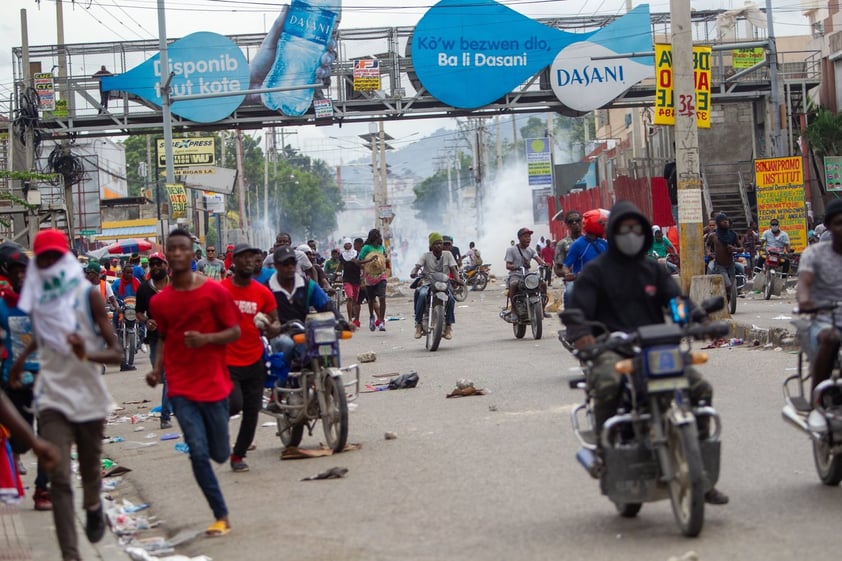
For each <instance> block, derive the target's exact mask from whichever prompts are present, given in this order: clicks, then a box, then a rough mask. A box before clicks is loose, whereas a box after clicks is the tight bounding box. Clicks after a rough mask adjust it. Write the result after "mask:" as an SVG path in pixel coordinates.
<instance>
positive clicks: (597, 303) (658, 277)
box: [566, 201, 728, 504]
mask: <svg viewBox="0 0 842 561" xmlns="http://www.w3.org/2000/svg"><path fill="white" fill-rule="evenodd" d="M605 237H606V238H607V239H608V250H607V251H605V252H603V253H602V254H600V255H599V257H597V258H596V259H593V260H591V261H589V262H588V263H587V264H586V265H585V267H584V268H583V269H582V272H581V273H580V274H579V275H578V276H577V277H576V282H575V283H574V285H573V291H572V293H571V294H570V300H569V308H576V309H579V310H581V311H582V312H583V313H584V316H585V319H587V320H589V321H598V322H601V323H603V324H605V326H606V327H607V328H608V331H609V332H611V331H625V332H629V331H634V330H636V329H637V328H638V327H641V326H643V325H652V324H657V323H664V309H665V308H667V307H668V306H669V302H670V300H671V299H673V298H675V297H678V296H681V288H680V287H679V286H678V283H676V282H675V280H673V278H672V277H671V276H670V274H669V273H668V272H667V270H666V269H665V268H664V267H662V266H661V265H660V264H659V263H658V262H657V261H655V260H653V259H649V258H648V257H647V255H646V254H647V251H648V249H649V247H651V245H652V240H653V234H652V224H650V222H649V220H648V219H647V218H646V217H645V216H644V215H643V213H642V212H641V211H640V209H638V208H637V207H636V206H635V205H634V204H632V203H631V202H629V201H618V202H617V204H615V205H614V208H612V209H611V215H610V218H609V220H608V226H607V227H606V229H605ZM688 302H689V301H688ZM689 306H690V312H691V314H692V312H693V311H694V309H695V306H693V304H692V303H689ZM691 317H692V316H691ZM566 327H567V339H568V340H570V341H573V343H574V344H575V345H576V348H579V349H582V348H585V347H588V346H590V345H593V344H594V343H595V342H596V341H595V338H594V332H593V328H592V327H591V326H589V325H580V324H578V323H575V324H573V323H571V324H567V325H566ZM621 358H622V357H621V356H620V355H619V354H617V353H615V352H612V351H608V352H604V353H602V354H601V355H599V357H597V358H596V359H595V360H594V363H593V367H592V368H591V370H590V374H589V377H588V381H587V384H588V391H589V392H590V394H591V396H592V397H593V399H594V406H593V412H594V416H595V419H594V420H595V424H596V429H597V433H599V430H600V429H601V427H602V425H603V423H604V422H605V421H606V419H608V418H609V417H611V416H613V415H614V414H615V413H616V411H617V407H618V405H619V402H620V397H621V393H620V392H621V389H622V385H621V383H620V375H619V374H618V373H617V372H616V371H615V370H614V364H615V363H616V362H617V361H618V360H620V359H621ZM686 374H687V378H688V380H689V382H690V391H689V394H690V402H691V403H693V404H694V405H695V404H698V403H699V402H700V401H705V402H706V403H708V404H711V401H712V398H713V388H712V387H711V385H710V384H709V383H708V382H707V381H705V380H704V379H703V378H702V376H701V374H699V372H698V371H697V370H695V369H694V368H692V367H689V368H688V369H687V371H686ZM700 428H701V427H700ZM705 428H706V427H705ZM705 501H706V502H708V503H711V504H725V503H727V502H728V497H727V496H726V495H724V494H723V493H721V492H720V491H718V490H716V489H715V488H713V489H711V490H710V491H708V492H707V493H705Z"/></svg>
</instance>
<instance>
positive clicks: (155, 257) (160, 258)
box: [148, 251, 167, 263]
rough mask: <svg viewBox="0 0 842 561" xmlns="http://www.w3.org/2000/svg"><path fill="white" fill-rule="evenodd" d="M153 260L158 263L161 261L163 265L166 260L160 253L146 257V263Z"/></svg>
mask: <svg viewBox="0 0 842 561" xmlns="http://www.w3.org/2000/svg"><path fill="white" fill-rule="evenodd" d="M153 259H157V260H158V261H163V262H164V263H166V262H167V258H166V257H164V254H163V253H161V252H160V251H156V252H155V253H153V254H152V255H150V256H149V257H148V261H152V260H153Z"/></svg>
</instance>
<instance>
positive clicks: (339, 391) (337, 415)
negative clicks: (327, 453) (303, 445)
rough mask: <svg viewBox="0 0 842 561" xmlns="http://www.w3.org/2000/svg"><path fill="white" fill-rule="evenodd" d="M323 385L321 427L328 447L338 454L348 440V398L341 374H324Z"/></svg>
mask: <svg viewBox="0 0 842 561" xmlns="http://www.w3.org/2000/svg"><path fill="white" fill-rule="evenodd" d="M324 386H325V390H324V391H325V406H326V408H327V411H322V428H323V429H324V431H325V440H326V442H327V446H328V448H330V449H331V450H333V452H334V453H337V454H338V453H339V452H341V451H342V450H344V449H345V443H347V442H348V398H347V397H346V396H345V386H344V385H343V384H342V375H341V374H340V375H338V376H336V377H334V376H331V375H326V376H325V381H324Z"/></svg>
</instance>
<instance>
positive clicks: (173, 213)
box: [165, 183, 187, 218]
mask: <svg viewBox="0 0 842 561" xmlns="http://www.w3.org/2000/svg"><path fill="white" fill-rule="evenodd" d="M165 186H166V189H167V194H168V195H169V196H170V218H184V217H185V216H186V215H187V191H185V189H184V185H182V184H181V183H167V184H166V185H165Z"/></svg>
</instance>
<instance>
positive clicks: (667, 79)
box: [654, 44, 712, 129]
mask: <svg viewBox="0 0 842 561" xmlns="http://www.w3.org/2000/svg"><path fill="white" fill-rule="evenodd" d="M711 53H712V49H711V47H693V84H694V87H695V96H694V97H693V98H689V96H688V97H687V98H682V97H679V99H678V100H677V103H676V99H675V91H674V90H673V76H672V46H671V45H663V44H656V45H655V119H654V123H655V124H656V125H675V112H676V110H678V112H679V114H682V115H684V114H695V115H696V126H697V127H699V128H700V129H709V128H710V105H711V103H710V61H711Z"/></svg>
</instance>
